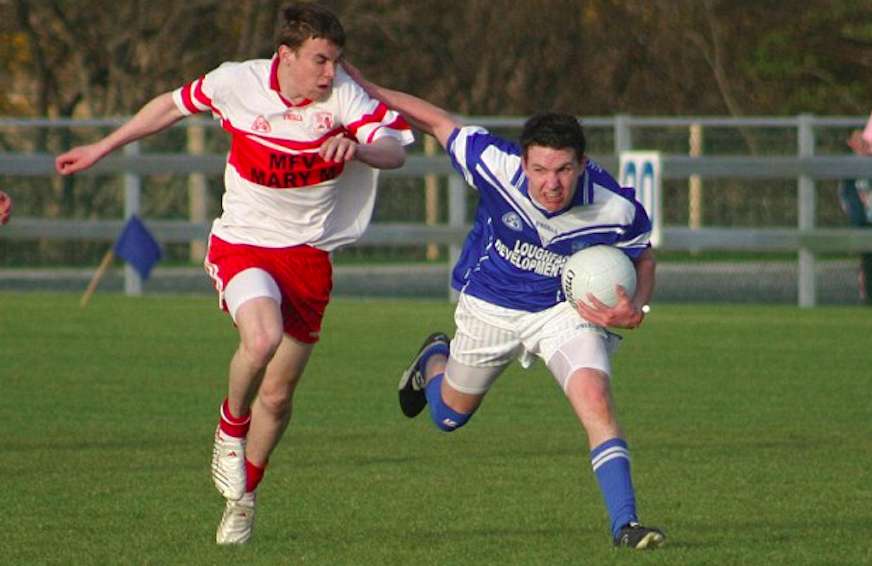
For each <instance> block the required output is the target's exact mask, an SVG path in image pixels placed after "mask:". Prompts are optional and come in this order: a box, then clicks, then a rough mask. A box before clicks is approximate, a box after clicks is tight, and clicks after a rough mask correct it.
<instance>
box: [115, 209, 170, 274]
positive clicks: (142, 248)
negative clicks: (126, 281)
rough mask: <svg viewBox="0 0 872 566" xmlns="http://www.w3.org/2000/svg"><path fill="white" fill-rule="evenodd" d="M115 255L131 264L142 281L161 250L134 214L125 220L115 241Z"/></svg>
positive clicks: (159, 255)
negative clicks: (122, 228)
mask: <svg viewBox="0 0 872 566" xmlns="http://www.w3.org/2000/svg"><path fill="white" fill-rule="evenodd" d="M115 255H117V256H118V257H120V258H122V259H123V260H124V261H126V262H127V263H129V264H130V265H132V266H133V268H134V269H136V271H138V272H139V276H140V277H142V279H143V281H144V280H146V279H148V275H149V273H151V268H152V267H154V264H155V263H157V261H158V260H159V259H160V258H161V251H160V246H159V245H158V243H157V240H155V239H154V236H152V235H151V232H149V231H148V228H146V227H145V224H143V223H142V220H140V219H139V217H138V216H136V215H135V214H134V215H133V216H131V217H130V218H129V219H128V220H127V224H125V225H124V230H122V231H121V235H120V236H119V237H118V241H117V242H115Z"/></svg>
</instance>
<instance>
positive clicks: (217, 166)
mask: <svg viewBox="0 0 872 566" xmlns="http://www.w3.org/2000/svg"><path fill="white" fill-rule="evenodd" d="M864 120H865V117H818V116H812V115H800V116H796V117H784V118H719V117H709V118H706V117H700V118H660V117H646V118H643V117H635V116H627V115H618V116H615V117H613V118H585V119H584V124H585V126H586V128H588V129H590V128H611V129H612V130H613V139H614V148H613V152H612V153H610V154H603V155H596V154H595V155H594V157H595V158H596V159H597V160H598V161H599V162H600V163H601V164H602V165H603V166H604V167H605V168H606V169H608V170H610V171H613V172H615V173H616V172H617V165H618V157H619V155H620V153H621V152H622V151H627V150H630V149H634V148H635V146H634V143H633V138H634V133H638V132H640V131H642V130H643V129H644V128H663V127H668V128H673V127H674V128H687V129H688V131H692V129H693V128H715V127H717V128H781V129H791V130H795V132H796V140H797V143H796V151H795V154H794V153H791V154H790V155H777V156H773V155H769V156H748V155H739V156H734V155H731V156H723V155H699V156H692V155H686V154H676V153H664V154H663V155H662V157H661V163H662V174H663V178H664V179H685V178H686V179H690V178H691V177H694V176H696V177H699V178H702V179H707V178H741V179H796V183H797V184H796V187H797V203H798V205H797V206H798V210H797V218H798V223H797V226H796V228H794V229H788V228H767V227H759V228H752V229H749V228H712V227H699V228H692V227H691V228H688V227H683V226H668V225H667V226H664V229H663V243H662V245H661V247H662V248H663V249H667V250H707V249H719V250H742V251H791V252H797V261H798V267H799V269H798V276H797V288H798V291H799V292H798V302H799V305H800V306H803V307H811V306H814V305H815V304H816V300H817V299H816V282H815V263H816V256H817V254H819V253H822V252H872V230H862V229H847V228H818V227H816V226H815V213H816V197H815V183H816V181H817V180H824V179H843V178H848V177H855V178H856V177H867V178H872V159H869V158H863V157H858V156H853V155H816V151H815V148H816V145H817V143H816V131H817V130H818V129H821V128H854V127H860V126H862V124H863V122H864ZM523 121H524V119H523V118H504V117H475V118H469V119H468V120H467V122H468V123H475V124H479V125H482V126H485V127H488V128H519V127H520V126H521V125H522V124H523ZM121 122H122V120H120V119H118V120H50V119H0V129H3V128H22V127H26V128H80V127H103V128H105V127H113V126H117V125H119V124H121ZM184 125H187V126H191V125H197V126H206V125H208V126H212V125H214V122H211V121H206V120H200V119H191V120H188V121H186V122H185V123H183V126H182V127H184ZM644 149H652V150H657V149H658V148H657V147H651V146H646V147H645V148H644ZM224 165H225V156H224V155H218V154H205V155H192V154H188V153H183V154H145V153H140V150H139V144H138V143H132V144H129V145H128V146H127V147H126V148H125V150H124V151H123V152H119V153H116V154H114V155H112V156H109V157H107V158H106V159H104V160H103V161H101V162H100V163H98V164H97V165H96V166H95V167H94V168H92V169H91V170H89V171H88V172H86V173H85V174H107V173H108V174H120V175H123V178H124V215H125V218H126V217H128V216H130V215H131V214H136V213H138V211H139V203H140V187H141V178H142V177H143V176H148V175H155V174H162V175H163V174H177V175H191V174H197V173H205V174H219V173H220V172H221V171H222V170H223V168H224ZM54 174H55V173H54V156H52V155H47V154H39V153H29V154H14V153H4V154H0V175H9V176H52V175H54ZM383 174H384V175H385V176H394V175H399V176H407V177H424V176H426V175H441V176H448V178H449V191H448V199H449V200H448V211H449V213H448V222H447V223H446V224H443V225H425V224H420V223H416V224H413V223H374V224H373V225H372V226H370V228H369V230H368V231H367V233H366V234H365V235H364V237H363V239H362V240H361V242H360V244H361V245H398V244H402V245H409V244H426V243H442V244H448V245H449V246H450V247H451V259H452V260H453V259H454V258H455V257H456V254H457V249H458V245H459V243H460V242H461V241H462V239H463V237H464V235H465V232H466V229H467V226H466V219H467V217H468V216H467V211H466V198H465V191H466V188H465V187H464V184H463V181H462V180H461V179H460V178H459V176H457V175H456V174H454V173H453V170H452V168H451V166H450V164H449V162H448V160H447V159H446V158H445V156H430V157H428V156H422V155H410V156H409V157H408V159H407V161H406V165H405V166H404V167H403V168H402V169H399V170H395V171H385V172H383ZM122 224H123V220H122V219H116V220H93V221H85V220H57V219H42V218H27V217H16V218H15V221H14V222H12V223H10V224H9V225H7V226H5V227H4V229H3V230H0V238H8V239H37V238H41V239H42V238H44V239H65V240H105V241H112V240H113V239H114V238H115V237H116V235H117V234H118V232H119V229H120V227H121V225H122ZM148 224H149V226H150V227H151V228H152V229H153V230H154V232H155V236H156V237H157V238H158V239H159V240H160V241H162V242H173V243H174V242H190V241H193V240H202V239H204V238H205V236H206V234H207V233H208V223H207V222H205V221H202V222H190V221H167V220H149V221H148ZM125 281H126V282H125V290H126V291H127V292H128V293H129V294H138V293H140V292H141V281H139V279H138V275H137V274H136V272H135V271H133V270H132V269H129V268H128V269H126V271H125Z"/></svg>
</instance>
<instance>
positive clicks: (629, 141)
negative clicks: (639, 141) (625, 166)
mask: <svg viewBox="0 0 872 566" xmlns="http://www.w3.org/2000/svg"><path fill="white" fill-rule="evenodd" d="M631 149H633V133H632V132H631V131H630V117H629V116H628V115H626V114H615V155H616V156H618V158H620V156H621V152H622V151H629V150H631Z"/></svg>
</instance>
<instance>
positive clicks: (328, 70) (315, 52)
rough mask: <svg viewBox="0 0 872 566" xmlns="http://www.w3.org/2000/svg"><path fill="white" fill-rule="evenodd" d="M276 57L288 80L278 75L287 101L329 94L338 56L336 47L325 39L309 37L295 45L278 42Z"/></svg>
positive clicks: (338, 52) (338, 60) (338, 49)
mask: <svg viewBox="0 0 872 566" xmlns="http://www.w3.org/2000/svg"><path fill="white" fill-rule="evenodd" d="M279 57H280V59H281V67H282V68H283V69H284V73H283V76H284V77H286V79H287V81H288V84H287V85H285V84H284V83H283V82H282V76H280V77H279V83H280V85H281V89H282V94H284V95H285V96H286V97H288V98H290V99H291V101H293V102H300V101H301V100H302V99H306V98H308V99H309V100H324V99H326V98H327V97H329V96H330V93H331V92H332V91H333V80H334V79H335V78H336V68H337V67H338V66H339V62H340V60H341V59H342V49H341V48H340V47H337V46H336V45H335V44H334V43H333V42H331V41H329V40H327V39H324V38H320V37H319V38H311V37H310V38H309V39H307V40H306V41H304V42H303V44H302V45H301V46H300V47H299V48H297V49H291V48H290V47H287V46H286V45H282V46H280V47H279ZM286 89H287V90H286Z"/></svg>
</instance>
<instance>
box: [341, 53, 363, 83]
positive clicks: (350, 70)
mask: <svg viewBox="0 0 872 566" xmlns="http://www.w3.org/2000/svg"><path fill="white" fill-rule="evenodd" d="M342 68H343V69H345V73H346V74H347V75H348V76H349V77H351V80H353V81H354V82H356V83H357V84H359V85H362V84H363V83H364V82H365V79H364V78H363V73H361V72H360V69H358V68H357V67H355V66H354V65H352V64H351V63H349V62H348V59H345V58H343V59H342Z"/></svg>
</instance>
